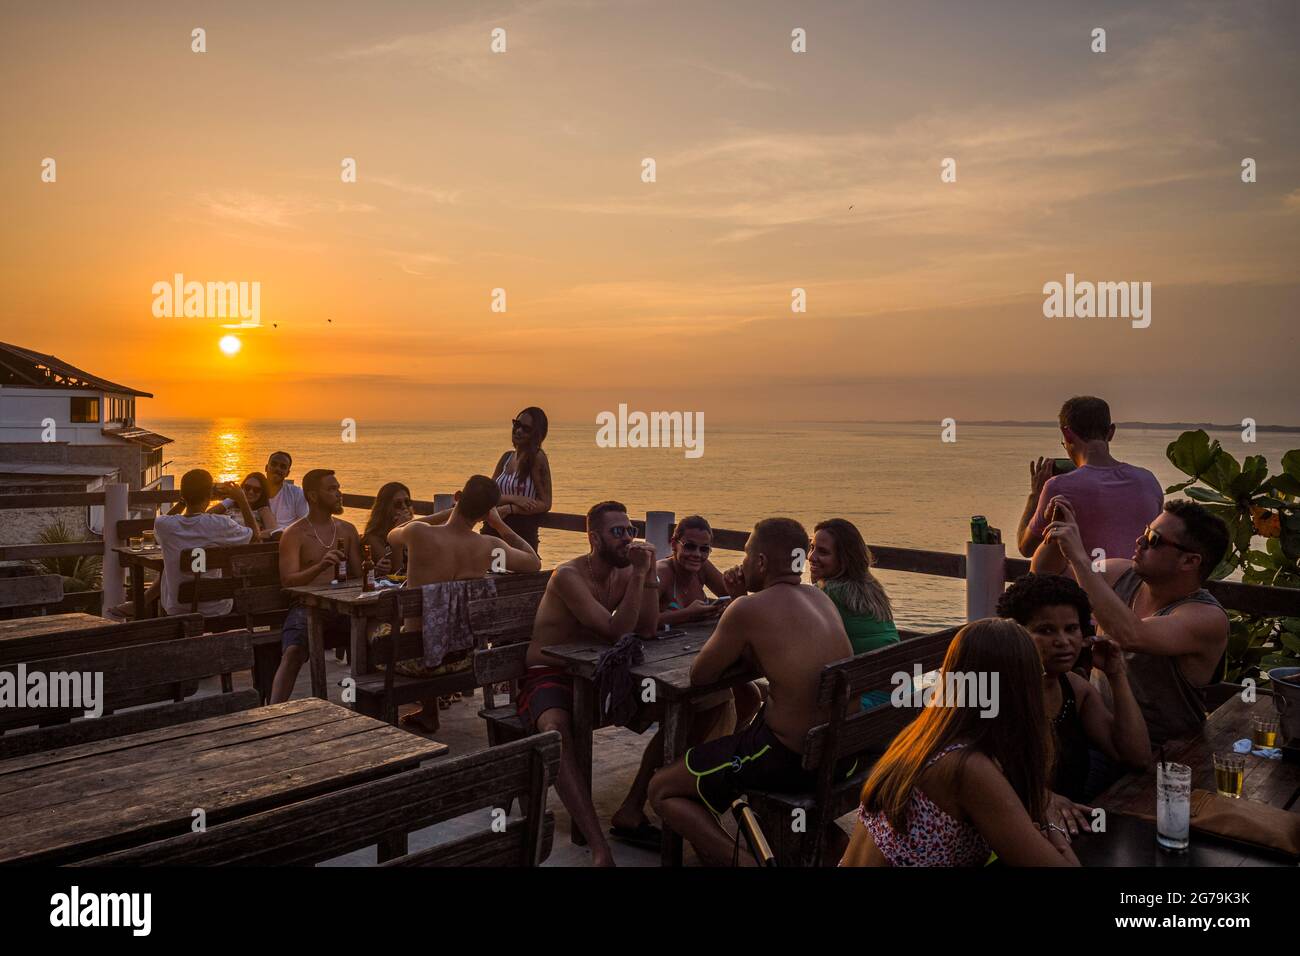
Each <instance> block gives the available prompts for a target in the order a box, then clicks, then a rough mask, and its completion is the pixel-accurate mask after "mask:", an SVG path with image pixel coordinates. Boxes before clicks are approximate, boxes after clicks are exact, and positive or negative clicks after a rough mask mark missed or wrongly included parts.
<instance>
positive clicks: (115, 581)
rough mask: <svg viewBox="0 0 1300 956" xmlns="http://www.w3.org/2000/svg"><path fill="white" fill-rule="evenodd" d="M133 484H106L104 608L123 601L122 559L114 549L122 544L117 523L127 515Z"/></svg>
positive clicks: (114, 605)
mask: <svg viewBox="0 0 1300 956" xmlns="http://www.w3.org/2000/svg"><path fill="white" fill-rule="evenodd" d="M130 491H131V486H130V485H127V484H124V483H121V482H114V483H112V484H108V485H105V486H104V564H103V569H102V570H103V577H104V610H107V609H108V608H110V607H116V606H117V605H119V604H121V603H122V601H123V599H124V598H123V594H122V561H121V558H120V557H119V555H118V554H117V552H116V551H114V550H113V549H114V548H116V547H119V546H120V545H121V543H122V542H121V539H120V538H118V536H117V523H118V522H119V521H125V520H126V516H127V500H128V499H127V495H128V494H129V493H130Z"/></svg>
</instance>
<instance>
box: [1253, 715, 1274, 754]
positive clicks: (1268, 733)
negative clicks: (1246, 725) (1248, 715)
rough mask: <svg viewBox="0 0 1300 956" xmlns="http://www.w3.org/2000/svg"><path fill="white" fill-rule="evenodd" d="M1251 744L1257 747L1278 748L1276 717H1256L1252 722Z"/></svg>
mask: <svg viewBox="0 0 1300 956" xmlns="http://www.w3.org/2000/svg"><path fill="white" fill-rule="evenodd" d="M1250 725H1251V733H1250V742H1251V743H1253V744H1254V745H1255V746H1256V747H1276V746H1277V732H1278V721H1277V718H1276V717H1255V718H1253V719H1252V720H1251V722H1250Z"/></svg>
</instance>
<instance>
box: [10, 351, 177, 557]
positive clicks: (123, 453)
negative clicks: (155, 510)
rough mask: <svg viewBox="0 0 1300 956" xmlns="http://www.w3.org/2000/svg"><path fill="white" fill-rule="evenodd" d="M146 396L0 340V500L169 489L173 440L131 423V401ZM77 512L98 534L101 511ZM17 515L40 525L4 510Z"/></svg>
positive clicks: (28, 514) (13, 529) (14, 529)
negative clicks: (166, 450)
mask: <svg viewBox="0 0 1300 956" xmlns="http://www.w3.org/2000/svg"><path fill="white" fill-rule="evenodd" d="M152 397H153V396H152V395H151V394H149V393H148V392H142V391H140V390H139V389H135V388H130V387H128V386H126V385H119V384H117V383H116V382H110V381H108V380H107V379H103V378H100V377H98V376H97V375H91V374H90V373H89V372H85V371H83V370H82V369H79V368H77V367H76V366H73V365H69V364H68V363H67V362H64V361H61V360H60V359H57V358H55V357H54V356H53V355H43V354H42V353H40V352H33V351H31V350H30V349H25V348H21V347H19V346H16V345H8V344H5V343H3V342H0V494H35V493H40V492H53V491H70V490H81V491H93V490H97V489H99V488H101V487H103V485H104V484H106V483H108V482H114V481H120V482H125V483H126V484H128V485H129V486H130V487H131V489H132V490H133V491H134V490H147V489H151V488H157V487H159V486H160V485H161V484H163V483H164V478H165V477H166V478H167V481H166V482H165V483H166V484H168V485H170V478H169V476H166V469H167V465H168V464H169V462H166V461H164V460H163V446H164V445H166V444H169V443H170V442H171V439H170V438H166V437H164V436H162V435H159V434H156V433H154V432H151V431H149V430H148V429H145V428H140V427H138V426H137V425H136V423H135V403H136V399H137V398H152ZM79 510H80V515H79V517H80V518H81V520H78V521H76V522H75V523H76V524H77V525H79V526H80V527H81V528H83V529H86V528H88V529H89V530H91V531H94V532H98V531H99V530H100V529H99V528H98V527H97V525H98V521H97V520H96V518H97V517H98V515H97V512H99V511H100V510H101V509H98V508H96V509H93V512H90V513H88V512H87V511H86V509H79ZM20 516H21V517H24V518H30V519H32V520H33V521H35V520H40V517H39V516H38V515H33V514H32V513H31V512H27V511H23V512H9V518H11V519H15V520H14V522H13V523H14V525H17V524H18V523H19V522H18V521H17V520H16V519H18V518H19V517H20ZM59 516H60V517H66V516H68V513H67V511H66V510H63V514H61V515H59ZM22 523H23V524H29V523H30V522H28V521H24V522H22ZM29 530H30V529H29V528H22V529H20V528H18V527H10V528H9V529H7V532H6V534H4V535H3V536H0V537H4V538H9V537H10V536H11V535H10V534H9V532H12V533H14V534H17V535H19V536H20V537H19V538H18V539H17V540H31V539H30V538H29V537H28V538H23V537H21V536H22V535H25V534H26V533H27V532H28V531H29ZM6 543H13V542H6Z"/></svg>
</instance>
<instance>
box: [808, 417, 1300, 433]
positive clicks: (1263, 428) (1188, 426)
mask: <svg viewBox="0 0 1300 956" xmlns="http://www.w3.org/2000/svg"><path fill="white" fill-rule="evenodd" d="M818 424H823V425H933V424H934V422H933V421H931V420H930V419H928V418H926V419H920V418H910V419H901V420H896V421H880V420H877V419H870V418H853V419H838V420H836V421H824V422H819V423H818ZM960 424H962V425H986V426H989V427H993V428H1044V427H1046V428H1056V427H1057V426H1058V424H1059V423H1058V422H1055V421H1049V422H1013V421H999V422H968V421H962V422H961V423H960ZM1115 427H1116V428H1178V429H1181V430H1183V431H1192V430H1195V429H1198V428H1201V429H1204V430H1205V431H1207V432H1239V431H1241V426H1240V425H1216V424H1215V423H1214V422H1116V423H1115ZM1255 431H1256V432H1287V433H1300V425H1256V426H1255Z"/></svg>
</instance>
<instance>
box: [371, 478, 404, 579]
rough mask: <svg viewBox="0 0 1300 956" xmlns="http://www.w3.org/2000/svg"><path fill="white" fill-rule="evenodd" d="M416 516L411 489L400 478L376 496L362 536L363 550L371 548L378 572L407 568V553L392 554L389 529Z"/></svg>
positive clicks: (384, 487)
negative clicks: (413, 509)
mask: <svg viewBox="0 0 1300 956" xmlns="http://www.w3.org/2000/svg"><path fill="white" fill-rule="evenodd" d="M413 517H415V514H414V512H413V511H412V510H411V489H410V488H408V487H406V485H404V484H402V483H401V482H400V481H390V482H388V484H386V485H384V486H383V487H382V488H380V489H379V494H377V495H375V503H374V506H373V507H372V508H371V509H370V517H369V518H368V519H366V530H365V531H364V532H363V533H362V535H361V551H362V554H364V553H365V549H366V548H369V549H370V559H371V560H372V561H374V562H375V574H381V575H382V574H396V573H398V572H400V571H401V570H402V569H403V568H405V567H406V554H405V552H403V553H402V554H393V549H392V547H391V546H390V545H389V543H388V532H390V531H392V530H393V529H394V528H396V527H397V526H398V525H402V524H406V522H408V521H410V520H411V519H412V518H413Z"/></svg>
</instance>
